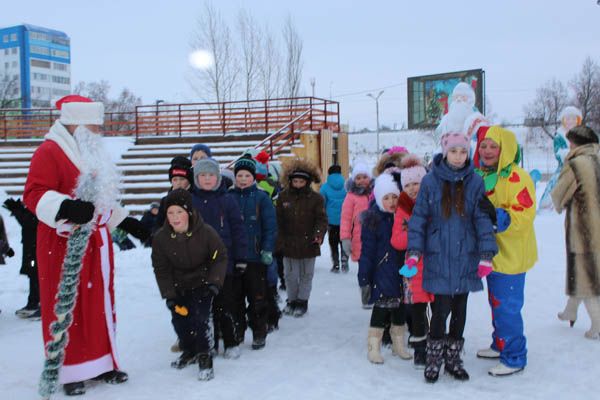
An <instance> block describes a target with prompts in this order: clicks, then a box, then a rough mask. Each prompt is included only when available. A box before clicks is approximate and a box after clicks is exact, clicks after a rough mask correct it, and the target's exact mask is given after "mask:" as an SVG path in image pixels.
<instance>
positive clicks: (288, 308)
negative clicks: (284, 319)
mask: <svg viewBox="0 0 600 400" xmlns="http://www.w3.org/2000/svg"><path fill="white" fill-rule="evenodd" d="M296 303H297V300H291V301H290V300H288V301H287V302H286V304H285V308H284V309H283V314H284V315H292V314H294V311H295V310H296Z"/></svg>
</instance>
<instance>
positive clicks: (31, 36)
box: [29, 32, 50, 42]
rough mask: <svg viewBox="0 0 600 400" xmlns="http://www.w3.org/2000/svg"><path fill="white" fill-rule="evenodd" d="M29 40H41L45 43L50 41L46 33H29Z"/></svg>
mask: <svg viewBox="0 0 600 400" xmlns="http://www.w3.org/2000/svg"><path fill="white" fill-rule="evenodd" d="M29 39H33V40H41V41H43V42H49V41H50V40H49V38H48V35H46V34H45V33H41V32H29Z"/></svg>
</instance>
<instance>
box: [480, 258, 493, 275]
mask: <svg viewBox="0 0 600 400" xmlns="http://www.w3.org/2000/svg"><path fill="white" fill-rule="evenodd" d="M492 269H493V268H492V262H491V261H490V260H481V261H479V265H478V266H477V276H478V277H480V278H485V277H486V276H488V275H489V274H491V273H492Z"/></svg>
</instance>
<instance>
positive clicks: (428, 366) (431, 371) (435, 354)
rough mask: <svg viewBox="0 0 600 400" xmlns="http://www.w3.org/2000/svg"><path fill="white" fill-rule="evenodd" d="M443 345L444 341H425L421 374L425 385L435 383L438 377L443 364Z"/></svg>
mask: <svg viewBox="0 0 600 400" xmlns="http://www.w3.org/2000/svg"><path fill="white" fill-rule="evenodd" d="M445 343H446V340H445V339H431V338H429V339H427V347H426V349H425V351H426V360H425V372H424V373H423V374H424V376H425V380H426V381H427V383H435V382H437V380H438V378H439V376H440V369H441V368H442V363H443V362H444V344H445Z"/></svg>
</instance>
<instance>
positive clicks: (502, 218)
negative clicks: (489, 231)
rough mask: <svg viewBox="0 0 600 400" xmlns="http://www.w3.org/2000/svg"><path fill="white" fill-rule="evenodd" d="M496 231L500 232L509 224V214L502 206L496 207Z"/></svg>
mask: <svg viewBox="0 0 600 400" xmlns="http://www.w3.org/2000/svg"><path fill="white" fill-rule="evenodd" d="M496 220H497V223H496V232H497V233H502V232H504V231H505V230H507V229H508V227H509V226H510V214H509V213H508V211H506V210H505V209H504V208H496Z"/></svg>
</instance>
